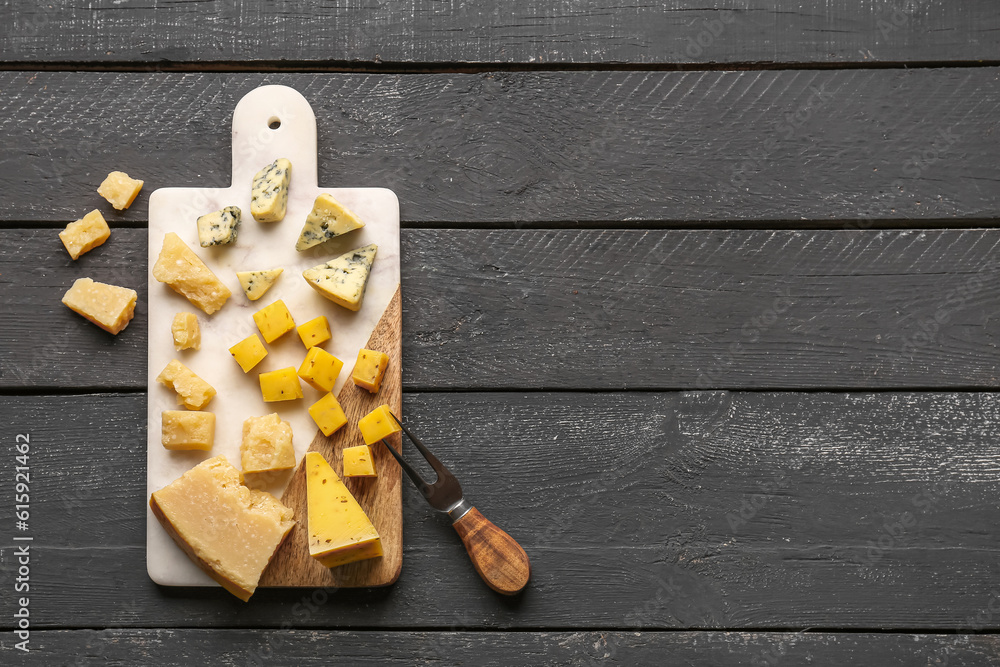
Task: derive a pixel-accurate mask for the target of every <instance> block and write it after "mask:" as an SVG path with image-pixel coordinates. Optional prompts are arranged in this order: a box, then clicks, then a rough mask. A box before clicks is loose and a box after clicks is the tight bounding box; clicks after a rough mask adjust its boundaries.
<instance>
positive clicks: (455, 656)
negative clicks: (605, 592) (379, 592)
mask: <svg viewBox="0 0 1000 667" xmlns="http://www.w3.org/2000/svg"><path fill="white" fill-rule="evenodd" d="M331 647H335V648H333V649H332V650H331ZM331 652H334V653H335V654H336V656H337V660H338V661H343V663H344V664H350V665H376V666H378V667H382V666H388V667H395V666H397V665H414V664H423V663H429V664H441V665H480V666H482V667H535V666H537V665H559V666H563V665H592V664H600V665H607V666H609V667H614V666H617V665H621V666H624V667H633V666H634V665H676V666H678V667H694V666H707V665H711V666H712V667H743V666H745V665H779V664H780V665H882V666H884V667H895V666H899V667H912V666H914V665H948V666H949V667H992V666H993V665H996V663H997V660H1000V639H998V638H997V637H996V636H995V635H975V634H964V635H931V634H878V633H852V634H846V633H829V632H809V633H791V632H648V631H647V632H614V631H612V632H608V631H603V632H477V633H468V632H465V633H458V632H391V631H390V632H386V631H364V632H351V631H337V630H284V629H282V630H124V629H111V630H99V631H92V630H82V631H68V630H49V631H41V632H36V633H32V642H31V653H30V654H28V655H22V654H20V653H17V652H16V651H15V649H14V648H12V647H11V642H4V644H2V645H0V657H2V658H5V659H7V660H8V661H16V664H22V665H45V666H46V667H48V665H52V664H54V663H56V662H61V661H64V660H66V659H67V657H69V656H75V657H76V658H77V660H78V661H79V662H82V663H85V664H90V663H92V662H98V661H101V662H107V663H111V664H137V663H141V664H156V665H162V666H163V667H168V666H170V665H177V666H178V667H188V666H189V665H192V664H226V665H274V666H279V665H293V666H295V667H308V666H311V665H317V666H319V665H324V666H325V665H329V664H330V657H329V654H330V653H331Z"/></svg>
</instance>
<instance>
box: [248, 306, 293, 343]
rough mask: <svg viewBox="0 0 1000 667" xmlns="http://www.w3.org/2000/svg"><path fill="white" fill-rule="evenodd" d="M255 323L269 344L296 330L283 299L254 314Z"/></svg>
mask: <svg viewBox="0 0 1000 667" xmlns="http://www.w3.org/2000/svg"><path fill="white" fill-rule="evenodd" d="M253 321H254V322H256V323H257V328H258V329H260V333H261V334H263V336H264V340H265V341H267V342H268V343H273V342H274V341H276V340H277V339H278V338H280V337H282V336H284V335H285V334H286V333H288V332H289V331H291V330H292V329H294V328H295V320H293V319H292V314H291V313H290V312H288V308H287V307H286V306H285V302H284V301H282V300H281V299H278V300H277V301H275V302H274V303H272V304H271V305H270V306H264V307H263V308H261V309H260V310H258V311H257V312H256V313H254V314H253Z"/></svg>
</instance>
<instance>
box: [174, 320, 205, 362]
mask: <svg viewBox="0 0 1000 667" xmlns="http://www.w3.org/2000/svg"><path fill="white" fill-rule="evenodd" d="M170 333H171V335H173V337H174V349H175V350H177V351H178V352H180V351H181V350H200V349H201V328H200V327H199V326H198V316H197V315H195V314H194V313H177V314H176V315H174V321H173V323H172V324H171V325H170Z"/></svg>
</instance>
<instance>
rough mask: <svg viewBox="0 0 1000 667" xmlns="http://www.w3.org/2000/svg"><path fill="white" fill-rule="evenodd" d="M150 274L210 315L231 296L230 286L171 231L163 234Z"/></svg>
mask: <svg viewBox="0 0 1000 667" xmlns="http://www.w3.org/2000/svg"><path fill="white" fill-rule="evenodd" d="M153 277H154V278H156V279H157V280H159V281H160V282H161V283H166V284H167V285H169V286H170V288H171V289H173V290H174V291H175V292H177V293H178V294H180V295H181V296H183V297H185V298H186V299H187V300H188V301H190V302H191V303H193V304H194V305H196V306H198V307H199V308H201V309H202V310H204V311H205V312H206V313H208V314H209V315H211V314H212V313H214V312H215V311H217V310H218V309H219V308H222V306H224V305H225V303H226V299H228V298H229V297H230V296H232V292H230V291H229V288H228V287H226V286H225V285H223V284H222V281H221V280H219V278H218V277H217V276H216V275H215V274H214V273H212V271H211V269H209V268H208V267H207V266H205V262H203V261H201V260H200V259H199V258H198V255H196V254H194V251H192V250H191V248H189V247H187V244H185V243H184V241H182V240H181V237H179V236H177V234H174V233H173V232H170V233H168V234H167V235H166V236H164V237H163V248H162V249H161V250H160V254H159V256H158V257H157V258H156V263H155V264H154V265H153Z"/></svg>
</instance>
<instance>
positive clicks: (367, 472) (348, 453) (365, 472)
mask: <svg viewBox="0 0 1000 667" xmlns="http://www.w3.org/2000/svg"><path fill="white" fill-rule="evenodd" d="M344 477H378V474H377V473H376V472H375V459H374V457H372V450H371V447H369V446H368V445H358V446H357V447H345V448H344Z"/></svg>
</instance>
